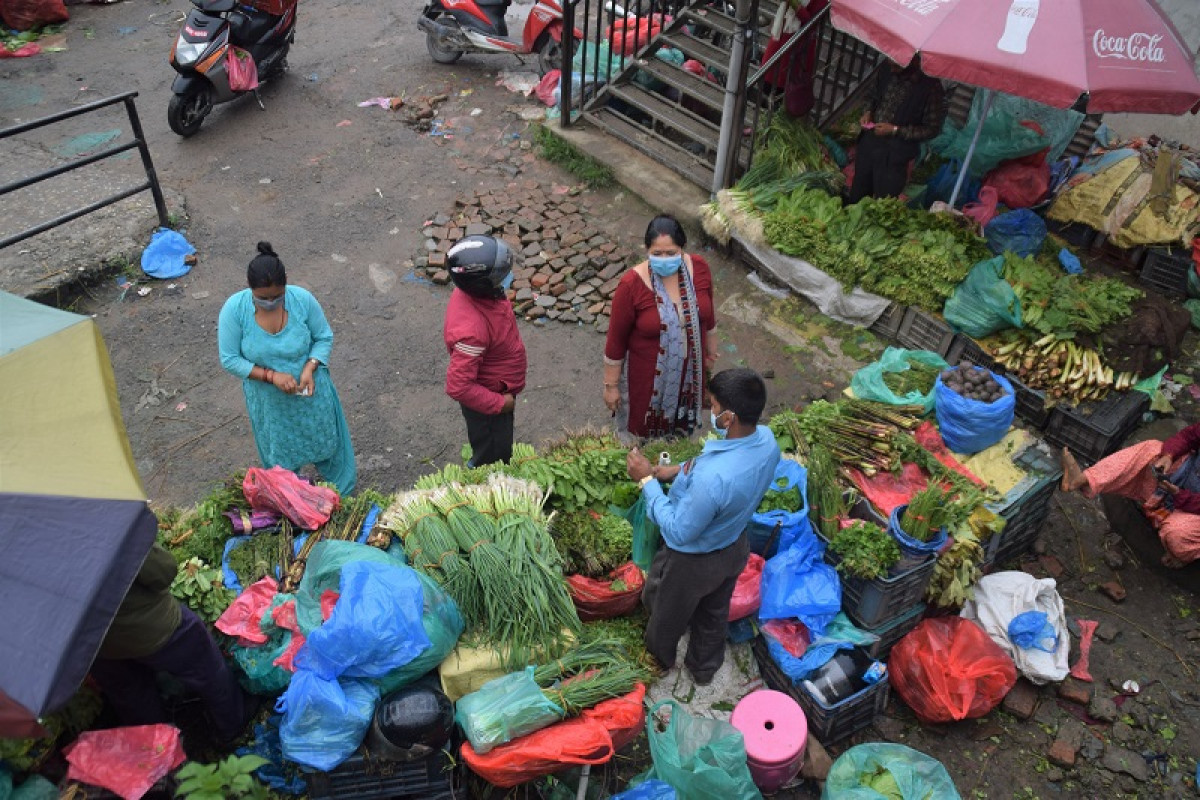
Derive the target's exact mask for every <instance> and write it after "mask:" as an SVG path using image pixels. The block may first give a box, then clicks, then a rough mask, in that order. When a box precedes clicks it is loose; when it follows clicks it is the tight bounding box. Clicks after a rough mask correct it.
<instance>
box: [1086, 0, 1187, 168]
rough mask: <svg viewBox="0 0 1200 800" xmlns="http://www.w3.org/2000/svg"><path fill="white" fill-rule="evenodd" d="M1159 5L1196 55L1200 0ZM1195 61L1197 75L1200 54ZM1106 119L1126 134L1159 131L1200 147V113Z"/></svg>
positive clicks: (1174, 0)
mask: <svg viewBox="0 0 1200 800" xmlns="http://www.w3.org/2000/svg"><path fill="white" fill-rule="evenodd" d="M1091 2H1104V0H1091ZM1158 4H1159V6H1160V7H1162V10H1163V11H1164V12H1165V13H1166V15H1167V16H1168V17H1170V19H1171V22H1173V23H1175V28H1176V29H1177V30H1178V31H1179V34H1180V35H1181V36H1183V40H1184V41H1185V42H1187V45H1188V47H1189V48H1190V49H1191V51H1192V53H1193V54H1196V52H1197V51H1198V50H1200V0H1158ZM1192 64H1193V66H1194V67H1196V74H1197V75H1200V57H1197V58H1194V59H1193V61H1192ZM1104 121H1105V122H1107V123H1108V124H1109V125H1110V126H1112V127H1113V128H1114V129H1115V130H1117V131H1119V132H1120V133H1122V134H1125V135H1143V134H1144V135H1149V134H1152V133H1157V134H1158V135H1159V136H1162V137H1164V138H1167V139H1173V140H1175V141H1178V142H1183V143H1184V144H1187V145H1190V146H1192V147H1194V148H1196V149H1198V150H1200V115H1192V114H1185V115H1184V116H1182V117H1167V116H1163V115H1161V114H1106V115H1105V116H1104Z"/></svg>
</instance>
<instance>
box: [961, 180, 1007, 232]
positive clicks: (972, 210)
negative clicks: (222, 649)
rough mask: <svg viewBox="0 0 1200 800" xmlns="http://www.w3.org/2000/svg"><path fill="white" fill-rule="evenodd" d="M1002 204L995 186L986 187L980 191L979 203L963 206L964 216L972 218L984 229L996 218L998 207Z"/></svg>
mask: <svg viewBox="0 0 1200 800" xmlns="http://www.w3.org/2000/svg"><path fill="white" fill-rule="evenodd" d="M999 203H1000V195H999V193H997V192H996V188H995V187H994V186H985V187H983V188H982V189H980V190H979V202H977V203H967V204H966V205H965V206H963V215H964V216H967V217H970V218H971V219H973V220H975V221H976V222H978V223H979V227H981V228H982V227H983V226H984V225H987V224H988V223H989V222H991V221H992V218H993V217H995V216H996V206H997V205H999Z"/></svg>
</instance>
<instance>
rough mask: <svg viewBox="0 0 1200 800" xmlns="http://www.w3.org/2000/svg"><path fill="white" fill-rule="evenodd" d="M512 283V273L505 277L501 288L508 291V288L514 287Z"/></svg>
mask: <svg viewBox="0 0 1200 800" xmlns="http://www.w3.org/2000/svg"><path fill="white" fill-rule="evenodd" d="M512 282H513V274H512V273H511V272H510V273H508V274H507V275H505V276H504V280H502V281H500V288H501V289H504V290H505V291H507V290H508V287H510V286H512Z"/></svg>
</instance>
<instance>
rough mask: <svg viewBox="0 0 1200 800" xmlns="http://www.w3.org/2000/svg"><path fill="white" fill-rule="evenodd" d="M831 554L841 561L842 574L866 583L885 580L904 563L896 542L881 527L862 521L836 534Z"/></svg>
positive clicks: (831, 544) (831, 546)
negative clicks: (899, 564) (862, 579)
mask: <svg viewBox="0 0 1200 800" xmlns="http://www.w3.org/2000/svg"><path fill="white" fill-rule="evenodd" d="M829 551H830V552H831V553H835V554H837V555H838V556H840V557H841V561H839V562H838V565H837V570H838V572H843V573H847V574H850V575H855V576H857V577H859V578H864V579H866V580H873V579H875V578H882V577H884V576H885V575H887V574H888V570H890V569H891V568H892V567H893V566H895V565H896V564H897V563H898V562H899V561H900V546H899V545H898V544H896V540H895V539H893V538H892V536H891V535H890V534H889V533H888V532H887V531H885V530H884V529H883V528H881V527H879V526H878V525H875V524H873V523H870V522H865V521H862V520H859V521H856V522H854V523H852V524H850V525H849V526H847V527H845V528H842V529H841V530H839V531H838V532H837V533H835V534H834V535H833V539H832V540H831V541H830V542H829Z"/></svg>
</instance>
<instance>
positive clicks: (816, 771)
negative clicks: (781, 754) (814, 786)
mask: <svg viewBox="0 0 1200 800" xmlns="http://www.w3.org/2000/svg"><path fill="white" fill-rule="evenodd" d="M832 766H833V759H831V758H830V757H829V754H828V753H826V752H825V748H824V747H823V746H822V745H821V743H820V742H818V741H817V737H815V736H809V737H808V744H807V745H806V746H805V750H804V765H803V766H801V767H800V775H801V776H803V777H805V778H807V779H808V780H810V781H823V780H825V779H826V778H827V777H829V768H830V767H832Z"/></svg>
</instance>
